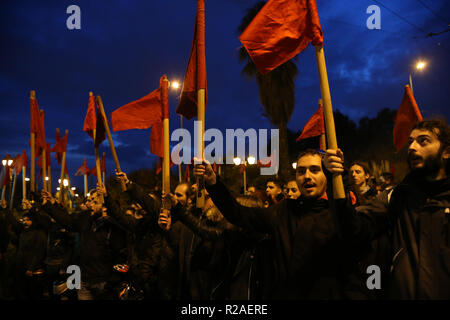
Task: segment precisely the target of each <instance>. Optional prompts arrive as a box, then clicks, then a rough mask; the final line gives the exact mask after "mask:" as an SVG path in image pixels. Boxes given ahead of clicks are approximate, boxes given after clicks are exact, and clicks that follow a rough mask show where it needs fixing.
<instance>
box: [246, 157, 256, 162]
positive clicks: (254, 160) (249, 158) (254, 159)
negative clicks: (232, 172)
mask: <svg viewBox="0 0 450 320" xmlns="http://www.w3.org/2000/svg"><path fill="white" fill-rule="evenodd" d="M247 162H248V164H255V163H256V158H255V157H253V156H250V157H248V158H247Z"/></svg>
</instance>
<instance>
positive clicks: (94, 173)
mask: <svg viewBox="0 0 450 320" xmlns="http://www.w3.org/2000/svg"><path fill="white" fill-rule="evenodd" d="M88 175H91V176H95V177H96V176H97V166H94V167H93V168H92V169H91V170H89V172H88Z"/></svg>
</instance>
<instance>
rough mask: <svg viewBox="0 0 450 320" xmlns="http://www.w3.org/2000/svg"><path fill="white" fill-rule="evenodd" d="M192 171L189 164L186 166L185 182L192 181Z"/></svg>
mask: <svg viewBox="0 0 450 320" xmlns="http://www.w3.org/2000/svg"><path fill="white" fill-rule="evenodd" d="M190 177H191V170H190V166H189V164H187V165H186V170H184V181H185V182H187V181H189V180H190Z"/></svg>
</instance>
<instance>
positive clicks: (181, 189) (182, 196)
mask: <svg viewBox="0 0 450 320" xmlns="http://www.w3.org/2000/svg"><path fill="white" fill-rule="evenodd" d="M187 191H188V186H187V185H185V184H181V185H178V186H177V187H176V188H175V197H176V198H177V200H178V202H180V203H181V204H182V205H183V206H186V205H187V203H188V199H187V195H186V193H187Z"/></svg>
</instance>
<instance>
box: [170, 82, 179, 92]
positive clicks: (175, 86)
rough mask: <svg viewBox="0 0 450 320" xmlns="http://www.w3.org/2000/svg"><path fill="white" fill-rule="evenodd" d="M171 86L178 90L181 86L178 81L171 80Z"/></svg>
mask: <svg viewBox="0 0 450 320" xmlns="http://www.w3.org/2000/svg"><path fill="white" fill-rule="evenodd" d="M170 87H171V88H172V89H174V90H178V89H179V88H180V83H179V82H178V81H176V80H175V81H171V82H170Z"/></svg>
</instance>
